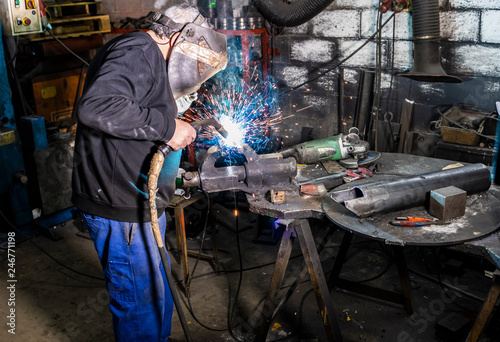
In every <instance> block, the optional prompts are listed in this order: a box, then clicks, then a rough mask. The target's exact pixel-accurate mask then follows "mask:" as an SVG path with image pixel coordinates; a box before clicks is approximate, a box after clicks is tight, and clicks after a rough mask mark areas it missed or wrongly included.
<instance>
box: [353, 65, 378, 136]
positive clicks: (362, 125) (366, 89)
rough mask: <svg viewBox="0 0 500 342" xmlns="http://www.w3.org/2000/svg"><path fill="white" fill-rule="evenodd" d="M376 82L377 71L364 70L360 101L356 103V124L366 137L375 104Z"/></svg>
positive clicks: (361, 77) (360, 87)
mask: <svg viewBox="0 0 500 342" xmlns="http://www.w3.org/2000/svg"><path fill="white" fill-rule="evenodd" d="M374 84H375V72H373V71H369V70H362V71H361V76H360V84H359V90H358V101H357V105H356V117H355V124H354V126H355V127H357V128H358V129H359V135H360V136H361V138H362V139H365V140H367V139H366V137H367V136H368V135H369V131H368V128H369V127H367V126H369V118H370V113H371V110H372V104H373V85H374Z"/></svg>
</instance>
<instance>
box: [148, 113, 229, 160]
mask: <svg viewBox="0 0 500 342" xmlns="http://www.w3.org/2000/svg"><path fill="white" fill-rule="evenodd" d="M191 126H192V127H193V128H194V129H195V131H196V134H198V133H200V131H201V130H202V129H203V128H206V127H208V126H213V127H214V128H215V129H216V130H217V132H219V133H220V135H222V136H223V137H224V138H227V136H228V134H229V133H228V131H226V129H225V128H224V127H222V125H221V124H220V123H219V121H217V120H215V119H214V118H210V119H205V120H200V121H195V122H193V123H191ZM158 151H160V152H161V153H163V156H166V155H167V154H169V153H170V152H172V147H170V146H169V145H167V144H161V145H160V146H158Z"/></svg>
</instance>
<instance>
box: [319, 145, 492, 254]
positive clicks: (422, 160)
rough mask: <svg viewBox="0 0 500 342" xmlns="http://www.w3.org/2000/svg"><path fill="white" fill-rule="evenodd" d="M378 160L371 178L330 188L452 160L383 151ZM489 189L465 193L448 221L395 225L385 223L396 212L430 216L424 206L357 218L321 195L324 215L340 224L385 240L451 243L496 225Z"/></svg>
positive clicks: (411, 172) (431, 168)
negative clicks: (461, 209) (458, 212)
mask: <svg viewBox="0 0 500 342" xmlns="http://www.w3.org/2000/svg"><path fill="white" fill-rule="evenodd" d="M378 163H379V170H380V173H379V174H376V175H374V177H373V178H365V179H363V180H361V181H356V182H353V183H348V184H344V185H342V186H340V187H338V188H335V189H334V190H333V191H337V190H345V189H348V188H352V187H354V186H357V185H359V184H362V183H370V182H378V181H388V180H394V179H398V178H403V177H410V176H415V175H418V174H422V173H428V172H434V171H439V170H441V169H442V168H443V167H445V166H447V165H450V164H455V163H456V162H454V161H449V160H443V159H436V158H429V157H422V156H415V155H408V154H397V153H383V154H382V157H381V158H380V160H379V161H378ZM491 190H492V189H490V190H488V191H486V192H483V193H478V194H474V195H469V196H467V201H466V210H465V215H464V216H462V217H458V218H454V219H451V220H448V221H447V222H449V223H448V224H443V225H429V226H423V227H398V226H392V225H391V224H390V223H389V222H390V221H393V220H394V219H395V218H396V217H400V216H419V217H430V215H429V214H428V213H427V210H426V208H425V207H424V206H418V207H413V208H408V209H405V210H400V211H395V212H391V213H385V214H377V215H374V216H372V217H367V218H360V217H358V216H357V215H356V214H354V213H352V212H351V211H349V210H348V209H346V208H345V206H344V205H342V204H340V203H338V202H336V201H334V200H333V199H332V198H330V196H328V195H327V196H325V197H324V199H323V203H322V208H323V211H324V212H325V214H326V216H327V217H328V218H329V219H330V220H331V221H332V222H333V223H335V224H336V225H338V226H340V227H341V228H343V229H346V230H347V231H350V232H352V233H356V234H360V235H363V236H366V237H369V238H372V239H376V240H382V241H384V242H385V243H387V244H395V245H421V246H425V245H453V244H459V243H462V242H465V241H470V240H474V239H477V238H479V237H482V236H485V235H488V234H490V233H492V232H494V231H495V230H496V229H498V227H500V200H499V199H498V198H497V197H496V196H495V195H494V193H493V191H491Z"/></svg>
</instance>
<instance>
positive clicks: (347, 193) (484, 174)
mask: <svg viewBox="0 0 500 342" xmlns="http://www.w3.org/2000/svg"><path fill="white" fill-rule="evenodd" d="M451 185H454V186H456V187H458V188H460V189H462V190H465V191H467V194H473V193H478V192H481V191H486V190H488V189H489V187H490V185H491V182H490V171H489V169H488V168H487V167H486V166H485V165H483V164H472V165H468V166H464V167H460V168H455V169H450V170H445V171H437V172H431V173H426V174H422V175H419V176H414V177H411V178H406V179H398V180H395V181H388V182H377V183H371V184H365V185H360V186H356V187H353V188H351V189H348V190H341V191H332V192H331V193H330V194H329V196H330V198H331V199H333V200H334V201H336V202H338V203H341V204H344V205H345V207H346V208H347V209H349V210H350V211H352V212H353V213H355V214H356V215H357V216H359V217H367V216H371V215H373V214H377V213H383V212H390V211H396V210H401V209H405V208H410V207H414V206H418V205H423V204H424V203H425V202H426V200H427V197H428V194H429V192H430V191H431V190H434V189H438V188H442V187H446V186H451Z"/></svg>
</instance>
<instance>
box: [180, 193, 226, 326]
mask: <svg viewBox="0 0 500 342" xmlns="http://www.w3.org/2000/svg"><path fill="white" fill-rule="evenodd" d="M203 193H204V194H205V195H206V196H207V216H206V218H205V226H204V227H203V233H202V236H201V242H200V248H199V250H198V256H197V258H196V262H195V264H194V266H193V270H192V271H191V275H190V276H189V278H188V279H189V280H188V281H189V284H191V281H192V280H193V279H194V278H195V277H194V272H195V271H196V267H197V266H198V262H199V261H200V257H201V251H202V250H203V244H204V241H205V235H206V231H207V227H208V218H209V216H210V196H209V194H208V193H207V192H205V191H204V192H203ZM213 229H215V227H213ZM214 273H215V272H214ZM181 282H182V280H180V281H178V282H176V283H181ZM189 284H185V286H186V287H187V286H188V285H189ZM186 297H187V303H188V305H187V309H188V311H189V313H190V314H191V316H192V317H193V319H194V320H195V321H196V323H198V324H199V325H201V326H202V327H203V328H205V329H207V330H211V331H227V330H228V329H218V328H211V327H209V326H208V325H206V324H204V323H202V322H201V321H200V319H199V318H198V317H197V316H196V315H195V313H194V309H193V305H192V303H191V298H190V296H186Z"/></svg>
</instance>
